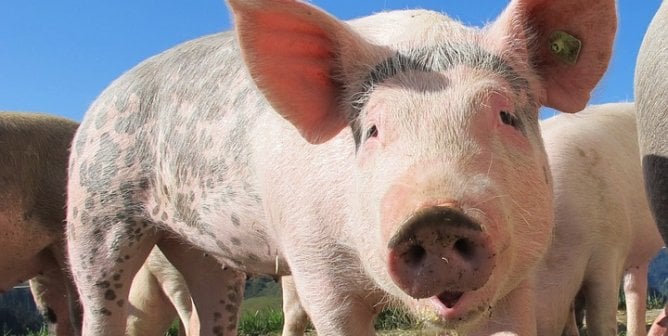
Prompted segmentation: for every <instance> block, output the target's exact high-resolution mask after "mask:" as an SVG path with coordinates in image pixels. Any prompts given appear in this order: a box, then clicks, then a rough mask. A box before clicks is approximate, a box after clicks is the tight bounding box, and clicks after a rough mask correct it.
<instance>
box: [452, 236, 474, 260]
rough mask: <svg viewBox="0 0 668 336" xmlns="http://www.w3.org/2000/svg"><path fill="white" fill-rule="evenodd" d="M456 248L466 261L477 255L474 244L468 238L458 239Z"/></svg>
mask: <svg viewBox="0 0 668 336" xmlns="http://www.w3.org/2000/svg"><path fill="white" fill-rule="evenodd" d="M454 248H455V251H457V253H459V255H461V256H462V257H463V258H464V259H471V258H473V256H474V254H475V246H474V245H473V242H471V241H470V240H468V239H466V238H461V239H458V240H457V241H456V242H455V245H454Z"/></svg>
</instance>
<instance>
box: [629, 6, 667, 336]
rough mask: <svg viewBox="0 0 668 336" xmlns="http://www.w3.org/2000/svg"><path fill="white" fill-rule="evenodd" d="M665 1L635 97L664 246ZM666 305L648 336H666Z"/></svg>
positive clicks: (644, 51) (645, 47) (644, 53)
mask: <svg viewBox="0 0 668 336" xmlns="http://www.w3.org/2000/svg"><path fill="white" fill-rule="evenodd" d="M666 26H668V2H666V1H663V3H662V4H661V7H659V10H658V11H657V13H656V15H655V16H654V18H653V19H652V23H650V26H649V28H648V29H647V33H646V34H645V38H644V39H643V42H642V45H641V46H640V51H639V53H638V62H637V64H636V73H635V96H636V104H637V106H638V140H639V145H640V153H641V155H642V165H643V175H644V177H645V190H646V191H647V196H648V198H649V201H650V205H651V208H652V213H653V215H654V218H655V220H656V224H657V226H658V228H659V231H660V232H661V235H662V236H663V239H664V241H665V242H666V243H668V202H667V200H668V179H667V178H666V176H668V123H667V122H666V120H668V119H666V116H667V115H668V104H667V103H666V101H668V83H666V78H668V49H667V48H666V45H667V44H668V31H667V30H666ZM667 313H668V305H667V306H666V307H665V308H664V311H663V313H662V314H661V315H660V316H659V317H658V318H657V319H656V321H655V322H654V324H653V325H652V328H651V330H650V332H649V335H650V336H661V335H664V336H668V317H666V314H667Z"/></svg>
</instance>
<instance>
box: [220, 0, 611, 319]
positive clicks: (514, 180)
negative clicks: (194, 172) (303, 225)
mask: <svg viewBox="0 0 668 336" xmlns="http://www.w3.org/2000/svg"><path fill="white" fill-rule="evenodd" d="M229 1H230V4H231V7H232V9H233V11H234V14H235V21H236V26H237V32H238V36H239V43H240V45H241V48H242V51H243V54H244V58H245V61H246V64H247V65H248V68H249V71H250V73H251V75H252V77H253V78H254V79H255V81H256V83H257V85H258V87H259V88H260V90H261V91H262V92H263V94H264V95H265V96H266V97H267V99H268V101H269V102H270V103H271V104H272V106H273V107H274V108H275V109H276V111H278V112H279V113H280V114H281V115H283V116H284V117H285V118H286V119H287V120H289V121H290V122H291V123H292V124H293V125H294V126H295V127H296V128H297V129H298V130H299V131H300V133H301V134H302V136H303V137H304V138H305V139H306V140H308V141H309V142H312V143H321V142H325V141H327V140H328V139H330V138H332V137H334V136H335V135H336V134H338V133H339V132H340V131H341V130H342V129H344V128H346V127H350V128H351V129H352V134H353V135H354V139H355V145H354V146H353V145H352V144H351V148H350V151H354V152H355V156H356V167H355V169H354V170H355V172H356V173H355V179H356V181H355V185H356V187H357V190H356V191H355V192H354V196H353V197H354V199H353V200H352V201H351V203H352V204H353V205H354V214H353V215H352V219H353V220H352V221H353V225H351V228H350V230H351V231H352V235H351V236H352V237H355V239H356V241H355V243H354V244H355V249H357V250H358V251H360V255H361V257H360V259H361V260H362V262H363V263H364V267H365V270H366V272H367V273H368V274H369V275H370V276H371V277H372V278H373V279H374V281H375V282H376V283H377V284H378V285H379V286H380V287H381V288H383V289H384V290H385V291H387V292H388V293H390V294H391V295H393V296H395V297H397V298H399V299H401V300H403V301H404V302H406V303H407V304H408V305H409V306H410V307H412V308H413V309H414V310H415V311H417V312H420V313H423V314H425V316H428V317H429V318H430V319H432V320H434V321H436V322H440V323H441V324H443V325H449V326H451V327H455V328H462V327H465V326H466V325H472V324H473V323H474V322H475V321H476V320H477V319H479V318H480V317H481V316H484V314H485V312H487V311H489V310H490V308H491V307H493V306H494V305H495V304H496V303H497V302H498V301H499V300H500V299H501V298H503V297H504V296H505V295H507V294H508V293H509V292H510V291H511V290H513V289H514V288H515V287H516V286H517V285H518V284H519V283H520V282H521V281H522V280H523V279H525V278H526V277H527V276H528V274H529V272H530V271H531V269H532V268H533V267H534V265H536V263H537V261H538V260H539V259H540V258H541V257H542V255H543V254H544V252H545V250H546V248H547V245H548V243H549V238H550V235H551V228H552V199H551V195H552V191H551V186H550V177H549V170H548V168H547V161H546V157H545V153H544V150H543V144H542V141H541V137H540V132H539V127H538V109H539V108H540V106H541V105H546V106H551V107H554V108H556V109H559V110H561V111H565V112H576V111H579V110H581V109H582V108H583V107H584V106H585V104H586V103H587V101H588V99H589V95H590V92H591V90H592V89H593V87H594V86H595V85H596V83H597V82H598V81H599V79H600V78H601V76H602V74H603V73H604V71H605V69H606V68H607V65H608V61H609V58H610V53H611V49H612V42H613V39H614V33H615V30H616V13H615V5H614V1H613V0H588V1H584V0H562V1H554V0H542V1H541V0H523V1H522V0H513V1H511V3H510V4H509V6H508V8H507V9H506V10H505V11H504V13H503V14H502V15H501V16H500V17H499V18H498V19H497V20H496V21H495V22H493V23H492V24H491V25H489V26H488V27H486V28H484V29H472V28H467V27H464V26H462V25H461V24H459V23H457V22H454V21H452V20H450V19H448V18H447V17H445V16H443V15H441V14H437V13H433V12H428V11H404V12H390V13H382V14H378V15H375V16H371V17H367V18H363V19H359V20H356V21H352V22H350V23H349V24H347V23H344V22H341V21H338V20H336V19H335V18H333V17H331V16H329V15H328V14H326V13H324V12H322V11H321V10H319V9H317V8H314V7H312V6H310V5H307V4H304V3H302V2H297V1H292V0H274V1H270V0H267V1H261V0H229ZM333 169H335V168H333ZM416 299H418V300H416Z"/></svg>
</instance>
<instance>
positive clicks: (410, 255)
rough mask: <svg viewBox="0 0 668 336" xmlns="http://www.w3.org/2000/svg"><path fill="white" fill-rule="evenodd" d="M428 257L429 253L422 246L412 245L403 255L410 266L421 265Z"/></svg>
mask: <svg viewBox="0 0 668 336" xmlns="http://www.w3.org/2000/svg"><path fill="white" fill-rule="evenodd" d="M426 256H427V251H426V250H425V249H424V247H422V246H420V245H411V246H410V247H409V248H408V250H406V253H404V255H403V257H404V260H405V261H406V264H408V265H410V266H417V265H419V264H420V263H421V262H422V261H423V260H424V258H425V257H426Z"/></svg>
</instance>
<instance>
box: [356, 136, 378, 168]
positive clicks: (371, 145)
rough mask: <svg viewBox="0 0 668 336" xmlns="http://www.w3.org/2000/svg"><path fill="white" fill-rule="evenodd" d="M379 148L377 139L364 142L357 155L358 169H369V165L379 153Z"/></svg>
mask: <svg viewBox="0 0 668 336" xmlns="http://www.w3.org/2000/svg"><path fill="white" fill-rule="evenodd" d="M381 147H382V146H381V144H380V141H378V139H374V138H371V139H367V140H366V141H364V142H363V143H362V145H361V146H360V150H359V152H358V154H357V162H358V164H359V166H360V168H370V165H371V164H372V162H373V161H374V160H375V159H376V157H377V156H378V154H379V153H380V150H381Z"/></svg>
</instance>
